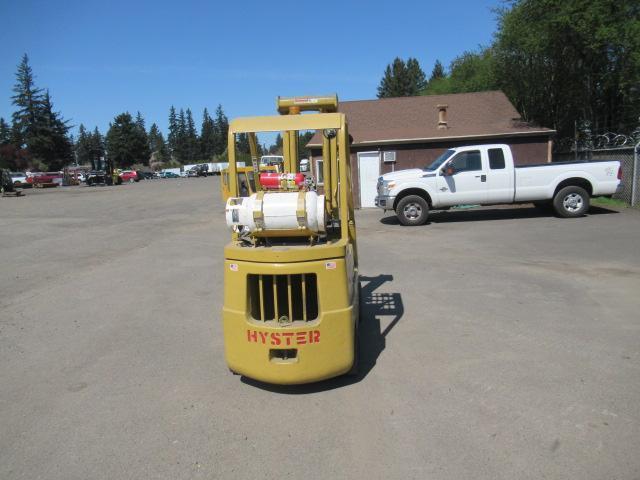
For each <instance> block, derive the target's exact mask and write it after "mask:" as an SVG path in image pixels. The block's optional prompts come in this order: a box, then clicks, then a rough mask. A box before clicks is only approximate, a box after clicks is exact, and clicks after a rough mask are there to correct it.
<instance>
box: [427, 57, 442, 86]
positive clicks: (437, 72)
mask: <svg viewBox="0 0 640 480" xmlns="http://www.w3.org/2000/svg"><path fill="white" fill-rule="evenodd" d="M444 77H445V73H444V67H443V66H442V63H440V60H436V63H435V64H434V65H433V70H431V76H430V77H429V83H431V82H433V81H434V80H439V79H441V78H444Z"/></svg>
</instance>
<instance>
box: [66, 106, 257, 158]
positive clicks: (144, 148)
mask: <svg viewBox="0 0 640 480" xmlns="http://www.w3.org/2000/svg"><path fill="white" fill-rule="evenodd" d="M228 131H229V121H228V119H227V116H226V115H225V113H224V110H223V109H222V106H221V105H218V107H217V108H216V113H215V118H212V117H211V116H210V115H209V111H208V110H207V109H206V108H205V109H204V112H203V114H202V126H201V127H200V132H199V133H198V131H197V130H196V126H195V121H194V120H193V114H192V112H191V109H189V108H187V109H186V110H185V109H182V108H181V109H180V111H179V112H176V109H175V107H173V106H171V108H170V110H169V131H168V135H167V139H166V140H165V137H164V135H163V134H162V131H161V130H160V128H159V127H158V125H157V124H156V123H153V124H151V127H149V130H148V131H147V130H146V125H145V120H144V117H143V116H142V114H141V113H140V112H137V114H136V116H135V118H133V116H132V115H131V114H130V113H129V112H124V113H121V114H119V115H117V116H116V117H115V118H114V119H113V121H112V122H111V123H110V124H109V130H108V131H107V134H106V135H105V137H104V138H103V137H102V135H101V134H100V132H99V131H98V129H97V128H95V129H94V131H93V133H86V129H85V127H84V125H82V124H81V125H80V129H79V135H78V141H77V144H76V160H77V162H78V163H79V164H81V165H88V164H91V165H92V166H93V168H99V167H98V165H100V163H98V162H99V159H100V157H104V156H105V155H108V156H109V160H111V161H113V162H114V165H116V166H118V167H121V168H130V167H132V166H133V165H136V166H152V167H154V166H158V167H160V166H168V165H181V164H188V163H200V162H203V163H204V162H211V161H216V160H218V159H222V156H223V154H224V153H225V151H226V145H227V133H228ZM247 148H248V147H247Z"/></svg>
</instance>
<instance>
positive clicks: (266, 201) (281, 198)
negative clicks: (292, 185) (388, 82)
mask: <svg viewBox="0 0 640 480" xmlns="http://www.w3.org/2000/svg"><path fill="white" fill-rule="evenodd" d="M301 211H303V212H304V215H303V216H299V215H298V213H301ZM225 215H226V219H227V226H228V227H229V228H230V229H231V230H232V231H240V230H241V229H242V228H243V227H247V228H248V229H249V231H250V232H251V233H260V232H264V234H268V235H270V236H273V235H277V233H278V231H281V232H282V234H283V236H286V235H291V234H296V232H299V233H300V234H308V233H309V232H310V233H311V234H316V235H317V234H320V233H324V232H325V223H326V222H325V216H324V195H318V194H317V193H316V192H272V193H269V192H260V193H254V194H252V195H251V196H250V197H232V198H229V199H228V200H227V206H226V208H225Z"/></svg>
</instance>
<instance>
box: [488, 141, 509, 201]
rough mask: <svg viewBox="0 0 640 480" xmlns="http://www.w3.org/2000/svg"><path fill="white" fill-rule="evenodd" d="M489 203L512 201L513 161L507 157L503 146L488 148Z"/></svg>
mask: <svg viewBox="0 0 640 480" xmlns="http://www.w3.org/2000/svg"><path fill="white" fill-rule="evenodd" d="M487 155H488V157H489V169H488V170H487V203H511V202H513V194H514V178H515V172H514V167H513V161H512V160H511V158H510V157H509V158H508V159H506V158H505V152H504V150H503V149H502V147H495V148H488V149H487Z"/></svg>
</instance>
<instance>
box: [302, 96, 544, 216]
mask: <svg viewBox="0 0 640 480" xmlns="http://www.w3.org/2000/svg"><path fill="white" fill-rule="evenodd" d="M338 110H339V111H340V112H342V113H344V114H346V116H347V123H348V126H349V134H350V135H351V137H352V139H353V141H352V143H351V173H352V181H353V188H354V200H355V203H356V205H357V206H361V207H370V206H373V197H375V188H376V182H377V179H378V177H379V176H380V175H381V174H383V173H387V172H391V171H393V170H401V169H405V168H422V167H424V166H425V165H428V164H429V163H431V161H433V160H434V159H435V158H436V157H437V156H438V155H440V154H441V153H442V152H443V151H444V150H446V149H448V148H453V147H457V146H462V145H476V144H488V143H506V144H507V145H509V146H510V147H511V149H512V151H513V155H514V160H515V162H516V165H526V164H536V163H543V162H550V161H551V137H552V135H553V134H555V130H551V129H548V128H542V127H536V126H533V125H530V124H527V123H526V122H523V121H522V120H521V119H520V115H519V114H518V112H517V111H516V109H515V108H514V107H513V105H512V104H511V102H509V100H508V99H507V97H506V96H505V94H504V93H502V92H500V91H490V92H475V93H459V94H452V95H429V96H420V97H400V98H383V99H379V100H356V101H346V102H340V104H339V108H338ZM307 145H308V147H310V150H311V157H312V158H311V164H312V171H313V173H314V174H315V175H316V179H317V180H318V183H319V184H320V185H321V184H322V178H321V177H320V178H318V176H317V172H318V171H319V170H318V167H319V166H320V165H322V158H321V156H322V139H321V138H320V134H319V133H316V135H315V136H314V137H313V138H311V140H310V141H309V143H308V144H307ZM320 171H321V169H320Z"/></svg>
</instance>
